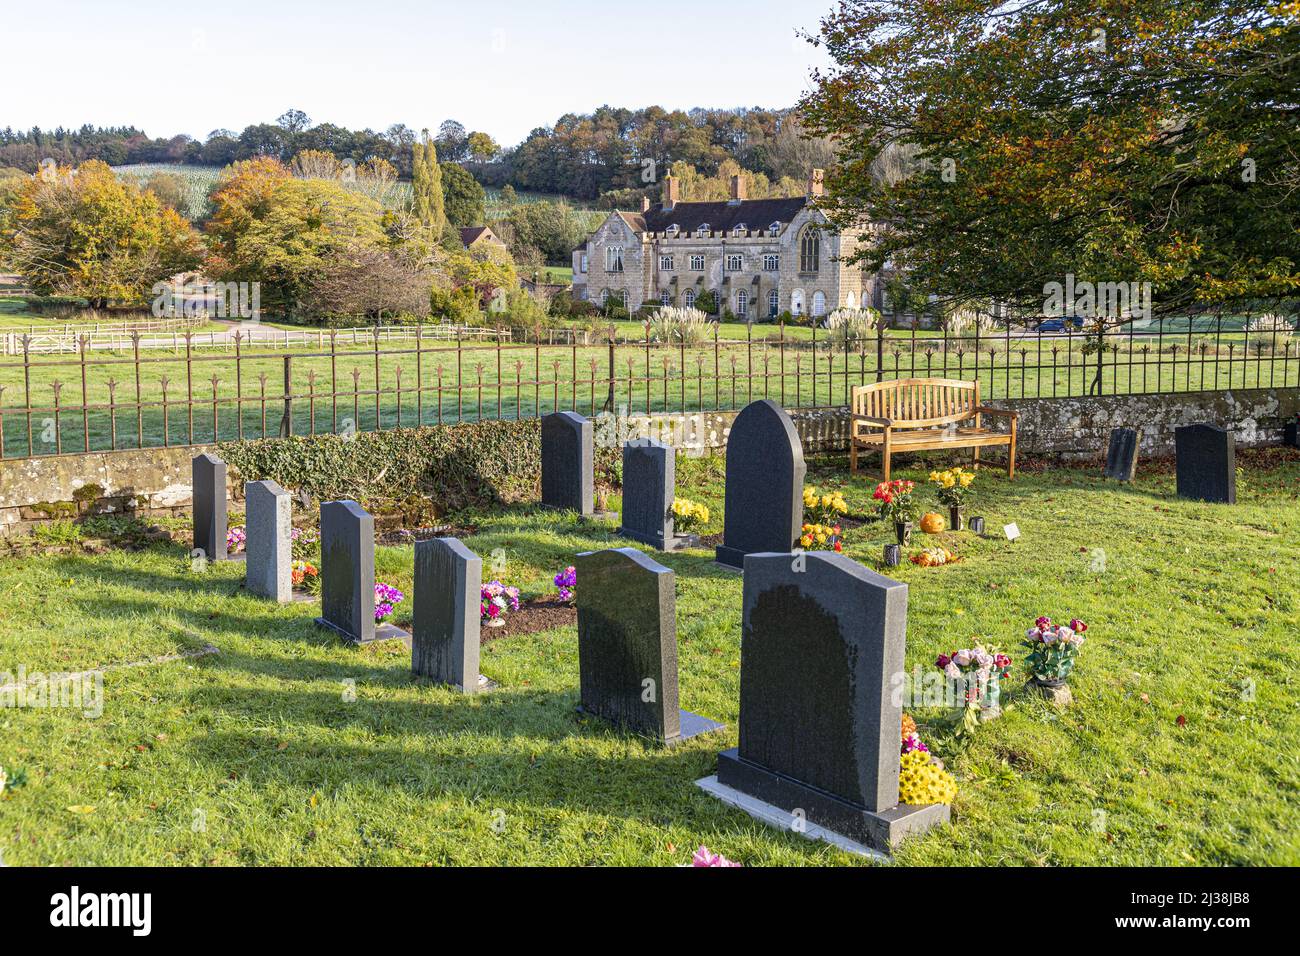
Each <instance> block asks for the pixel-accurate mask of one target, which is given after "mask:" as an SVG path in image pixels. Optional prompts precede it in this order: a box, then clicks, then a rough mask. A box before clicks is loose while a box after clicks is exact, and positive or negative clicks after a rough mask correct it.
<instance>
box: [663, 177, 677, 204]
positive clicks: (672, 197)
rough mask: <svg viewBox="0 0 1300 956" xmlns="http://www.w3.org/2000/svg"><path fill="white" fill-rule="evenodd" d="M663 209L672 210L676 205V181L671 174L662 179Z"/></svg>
mask: <svg viewBox="0 0 1300 956" xmlns="http://www.w3.org/2000/svg"><path fill="white" fill-rule="evenodd" d="M663 205H664V208H665V209H672V208H673V207H674V206H676V205H677V179H676V178H675V177H674V176H673V174H672V173H669V174H668V175H667V176H665V177H664V203H663Z"/></svg>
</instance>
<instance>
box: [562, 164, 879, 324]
mask: <svg viewBox="0 0 1300 956" xmlns="http://www.w3.org/2000/svg"><path fill="white" fill-rule="evenodd" d="M821 195H822V171H821V170H820V169H814V170H813V171H812V174H811V176H810V177H809V180H808V192H807V195H805V196H798V197H795V198H792V199H746V198H745V182H744V179H743V178H742V177H740V176H734V177H732V182H731V197H732V198H731V199H730V200H728V201H726V202H682V201H680V200H679V199H678V183H677V181H676V180H675V179H674V178H673V177H672V176H668V177H666V178H665V179H664V183H663V201H662V202H661V203H660V204H659V205H657V206H653V207H652V206H650V204H649V201H648V200H646V201H643V203H642V209H641V211H640V212H637V213H630V212H613V213H611V214H610V215H609V218H608V219H606V220H605V221H604V223H602V224H601V226H600V228H599V229H597V230H596V232H595V233H594V234H593V235H592V236H591V238H590V239H588V240H587V242H586V244H585V245H583V246H580V247H579V248H578V249H576V250H574V253H573V283H574V293H575V295H577V296H578V297H580V298H584V299H587V300H589V301H591V302H594V303H596V304H598V305H602V306H604V305H606V304H608V303H609V302H610V301H611V300H613V301H615V302H618V303H620V304H622V305H624V306H625V307H626V308H627V309H628V311H629V312H635V311H636V310H637V309H639V308H640V307H641V306H642V305H645V304H647V303H649V304H659V305H676V306H694V305H695V304H696V303H697V302H698V301H699V300H700V296H701V295H702V294H703V293H704V292H711V293H713V297H714V300H715V302H716V303H717V307H718V311H719V312H720V313H721V312H726V311H730V312H731V313H733V314H734V315H736V316H737V317H738V318H741V319H745V320H748V321H751V322H752V321H761V320H770V319H775V318H778V317H779V316H781V315H782V314H784V313H787V312H788V313H790V314H791V315H795V316H802V315H812V316H821V315H825V314H826V313H828V312H830V311H832V310H834V309H837V308H841V307H848V308H855V307H858V306H861V305H871V304H872V303H873V301H874V300H875V298H876V290H875V283H874V281H873V277H872V276H871V275H870V274H869V273H864V272H863V270H862V268H861V267H860V266H858V265H856V264H853V265H851V264H848V263H847V262H845V261H844V260H845V259H847V258H848V256H849V255H850V254H851V253H852V252H853V251H854V249H855V248H856V246H857V243H858V241H859V239H858V236H857V235H853V234H848V233H841V232H838V231H837V230H835V229H834V228H833V227H831V225H830V224H829V222H828V221H827V219H826V216H825V214H824V213H823V212H822V211H821V210H820V209H818V208H817V200H818V197H820V196H821Z"/></svg>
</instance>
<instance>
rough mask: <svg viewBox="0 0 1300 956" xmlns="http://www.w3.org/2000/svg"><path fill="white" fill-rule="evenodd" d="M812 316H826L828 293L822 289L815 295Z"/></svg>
mask: <svg viewBox="0 0 1300 956" xmlns="http://www.w3.org/2000/svg"><path fill="white" fill-rule="evenodd" d="M812 314H813V316H815V317H818V318H820V317H821V316H823V315H825V314H826V293H825V292H822V291H821V290H820V289H818V290H817V291H816V292H814V293H813V303H812Z"/></svg>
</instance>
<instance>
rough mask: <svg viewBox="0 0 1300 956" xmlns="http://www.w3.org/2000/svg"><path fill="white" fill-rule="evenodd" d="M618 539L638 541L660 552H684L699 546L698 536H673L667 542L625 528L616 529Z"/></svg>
mask: <svg viewBox="0 0 1300 956" xmlns="http://www.w3.org/2000/svg"><path fill="white" fill-rule="evenodd" d="M618 534H619V537H622V538H631V539H632V540H633V541H640V542H641V543H642V544H648V545H650V547H652V548H658V549H659V550H660V551H685V550H686V549H687V548H698V547H699V546H700V536H699V535H698V534H675V535H673V536H672V538H670V539H669V540H668V541H667V542H665V541H664V540H663V539H662V538H655V537H652V536H650V535H646V534H638V533H637V532H635V531H629V530H627V529H626V528H619V529H618Z"/></svg>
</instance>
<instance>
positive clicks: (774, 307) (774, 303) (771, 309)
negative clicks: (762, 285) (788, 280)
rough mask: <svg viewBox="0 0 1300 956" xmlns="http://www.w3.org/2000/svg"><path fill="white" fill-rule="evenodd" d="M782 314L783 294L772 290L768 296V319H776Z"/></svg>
mask: <svg viewBox="0 0 1300 956" xmlns="http://www.w3.org/2000/svg"><path fill="white" fill-rule="evenodd" d="M780 314H781V293H780V292H778V291H777V290H776V289H772V290H771V291H770V292H768V294H767V317H768V318H769V319H775V318H776V317H777V316H778V315H780Z"/></svg>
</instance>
